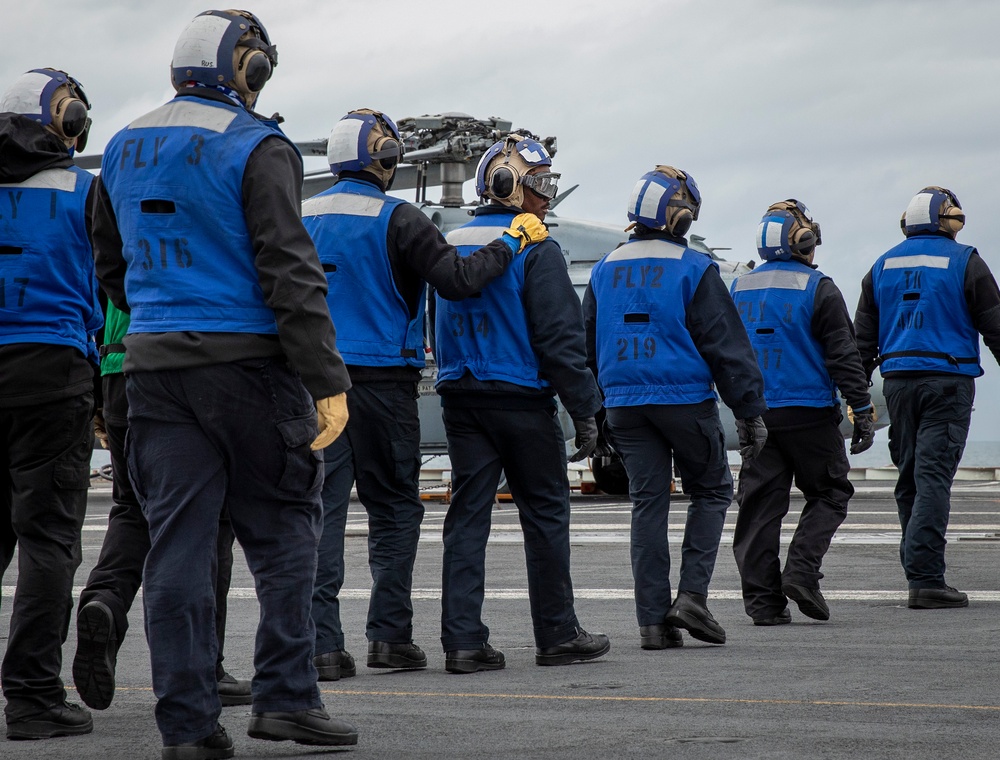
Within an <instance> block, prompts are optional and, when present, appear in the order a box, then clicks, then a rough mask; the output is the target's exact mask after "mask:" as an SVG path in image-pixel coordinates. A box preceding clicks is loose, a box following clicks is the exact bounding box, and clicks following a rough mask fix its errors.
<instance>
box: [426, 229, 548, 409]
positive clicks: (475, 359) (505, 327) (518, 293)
mask: <svg viewBox="0 0 1000 760" xmlns="http://www.w3.org/2000/svg"><path fill="white" fill-rule="evenodd" d="M515 216H516V214H515V213H514V212H513V211H512V212H510V213H497V214H482V215H480V216H477V217H475V219H473V220H472V221H471V222H469V223H468V224H466V225H465V226H463V227H459V228H458V229H457V230H452V231H451V232H449V233H448V234H447V236H446V240H447V241H448V242H449V243H451V244H452V245H453V246H455V247H456V248H457V249H458V252H459V254H460V255H461V256H463V257H464V256H469V255H470V254H471V253H473V251H476V250H478V249H479V248H482V247H483V246H484V245H487V244H488V243H490V242H492V241H494V240H496V239H497V238H498V237H500V235H502V234H503V231H504V230H506V229H507V228H508V227H510V223H511V221H512V220H513V219H514V217H515ZM534 247H535V246H534V245H529V246H528V247H527V248H525V249H524V251H523V252H522V253H521V254H519V255H517V256H514V259H513V261H511V263H510V266H508V267H507V269H505V270H504V273H503V274H502V275H500V276H499V277H497V278H496V279H495V280H493V281H492V282H491V283H490V284H489V285H487V286H486V287H485V288H483V289H482V291H481V292H480V293H479V294H477V295H475V296H472V297H470V298H466V299H464V300H462V301H447V300H445V299H444V298H441V296H440V295H439V296H437V315H436V319H435V322H434V325H435V336H436V346H435V358H436V359H437V363H438V378H437V379H438V382H439V383H440V382H441V381H442V380H458V379H459V378H460V377H462V375H464V374H465V372H466V371H467V370H468V371H469V372H471V373H472V375H473V376H474V377H475V378H476V379H478V380H502V381H504V382H508V383H513V384H515V385H521V386H524V387H527V388H537V389H541V388H547V387H548V386H549V382H548V380H545V379H544V378H542V377H541V376H540V374H539V368H538V357H537V356H536V355H535V352H534V350H533V349H532V347H531V333H530V330H529V328H528V317H527V315H526V314H525V311H524V307H523V305H522V303H523V302H522V294H523V292H524V263H525V261H526V260H527V258H528V253H529V252H530V251H531V250H532V249H533V248H534Z"/></svg>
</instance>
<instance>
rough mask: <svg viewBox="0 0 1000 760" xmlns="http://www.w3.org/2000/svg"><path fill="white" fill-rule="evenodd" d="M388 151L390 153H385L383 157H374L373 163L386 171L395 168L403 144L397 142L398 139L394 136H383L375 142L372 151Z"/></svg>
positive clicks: (401, 153)
mask: <svg viewBox="0 0 1000 760" xmlns="http://www.w3.org/2000/svg"><path fill="white" fill-rule="evenodd" d="M386 152H389V153H390V155H386V156H384V157H383V158H376V159H375V163H376V164H378V165H379V166H380V167H381V168H383V169H385V170H386V171H391V170H392V169H395V168H396V165H397V164H398V163H399V159H400V157H402V155H403V146H402V145H400V144H399V141H398V140H397V139H396V138H394V137H383V138H380V139H379V140H378V142H376V143H375V150H374V151H373V153H376V154H382V153H386Z"/></svg>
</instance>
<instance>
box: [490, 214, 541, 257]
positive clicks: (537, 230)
mask: <svg viewBox="0 0 1000 760" xmlns="http://www.w3.org/2000/svg"><path fill="white" fill-rule="evenodd" d="M548 236H549V230H548V228H547V227H546V226H545V225H544V224H542V220H541V219H539V218H538V217H537V216H535V215H534V214H518V215H517V216H515V217H514V220H513V221H512V222H511V223H510V227H508V228H507V229H506V230H504V231H503V234H502V235H501V236H500V237H501V239H502V240H503V241H504V242H505V243H506V244H507V245H508V246H509V247H510V250H511V252H513V253H514V255H515V256H516V255H517V254H519V253H520V252H521V251H523V250H524V249H525V247H527V246H529V245H531V244H533V243H540V242H542V241H543V240H545V238H547V237H548Z"/></svg>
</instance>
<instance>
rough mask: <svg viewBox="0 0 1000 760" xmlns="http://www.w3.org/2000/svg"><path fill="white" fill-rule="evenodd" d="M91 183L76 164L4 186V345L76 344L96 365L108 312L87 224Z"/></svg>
mask: <svg viewBox="0 0 1000 760" xmlns="http://www.w3.org/2000/svg"><path fill="white" fill-rule="evenodd" d="M93 181H94V177H93V175H92V174H90V173H89V172H86V171H83V170H82V169H78V168H77V167H75V166H73V167H69V168H67V169H45V170H43V171H40V172H38V173H37V174H35V175H34V176H32V177H30V178H29V179H26V180H25V181H23V182H15V183H11V184H0V344H10V343H46V344H53V345H60V346H72V347H73V348H76V349H78V350H79V351H80V353H82V354H83V355H84V356H86V357H87V358H88V359H90V360H91V361H92V362H93V363H94V364H97V362H98V357H97V345H96V343H95V342H94V335H95V333H96V332H97V331H98V330H99V329H100V328H101V325H103V324H104V317H103V316H102V314H101V307H100V303H99V301H98V299H97V278H96V277H95V276H94V254H93V251H92V250H91V247H90V240H89V239H88V237H87V227H86V206H87V193H88V192H89V191H90V185H91V183H92V182H93Z"/></svg>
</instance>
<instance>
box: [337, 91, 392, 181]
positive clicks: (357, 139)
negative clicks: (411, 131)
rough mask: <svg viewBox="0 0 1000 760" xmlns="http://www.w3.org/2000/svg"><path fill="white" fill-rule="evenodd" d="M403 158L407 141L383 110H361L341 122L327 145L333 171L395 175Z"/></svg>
mask: <svg viewBox="0 0 1000 760" xmlns="http://www.w3.org/2000/svg"><path fill="white" fill-rule="evenodd" d="M402 157H403V142H402V138H401V137H400V135H399V129H398V128H397V127H396V124H395V122H393V120H392V119H390V118H389V117H388V116H386V115H385V114H384V113H381V112H380V111H373V110H372V109H370V108H359V109H358V110H356V111H351V112H350V113H349V114H347V115H346V116H345V117H344V118H342V119H341V120H340V121H338V122H337V123H336V124H335V125H334V127H333V130H332V131H331V132H330V139H329V140H327V143H326V159H327V162H328V163H329V164H330V171H331V172H332V173H333V174H334V175H339V174H340V173H341V172H342V171H348V172H359V171H362V170H363V169H368V170H369V171H371V172H372V173H374V174H376V175H379V176H380V177H381V176H382V175H383V174H384V175H386V177H388V176H391V174H392V172H393V171H394V170H395V168H396V165H397V164H398V163H399V161H400V159H401V158H402Z"/></svg>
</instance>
